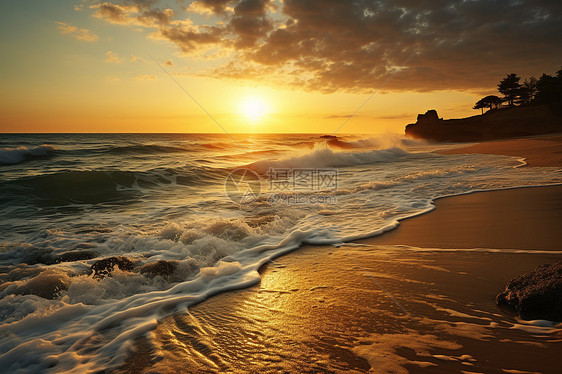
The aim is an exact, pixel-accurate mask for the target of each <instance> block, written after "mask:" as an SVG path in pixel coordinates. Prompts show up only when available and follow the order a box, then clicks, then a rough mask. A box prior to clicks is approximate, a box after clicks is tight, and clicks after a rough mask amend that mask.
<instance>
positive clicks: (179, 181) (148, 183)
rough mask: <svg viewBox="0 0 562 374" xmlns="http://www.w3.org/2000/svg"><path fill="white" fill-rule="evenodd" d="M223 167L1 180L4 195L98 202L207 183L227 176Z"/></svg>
mask: <svg viewBox="0 0 562 374" xmlns="http://www.w3.org/2000/svg"><path fill="white" fill-rule="evenodd" d="M223 174H224V172H223V171H222V169H215V168H209V167H186V168H157V169H151V170H148V171H145V172H137V171H129V170H82V171H61V172H56V173H50V174H42V175H35V176H25V177H21V178H18V179H15V180H10V181H6V182H3V183H0V185H1V186H2V187H3V191H2V192H3V194H2V198H3V199H10V197H11V196H13V195H17V196H22V195H23V196H27V197H29V198H32V199H36V200H41V201H43V203H46V204H47V205H66V204H72V203H81V204H96V203H103V202H111V201H118V200H129V199H131V198H132V197H134V196H135V195H139V194H142V193H147V192H149V191H159V190H162V189H163V188H166V187H169V186H178V185H180V186H192V185H204V184H208V183H213V182H216V181H222V180H223V178H224V175H223Z"/></svg>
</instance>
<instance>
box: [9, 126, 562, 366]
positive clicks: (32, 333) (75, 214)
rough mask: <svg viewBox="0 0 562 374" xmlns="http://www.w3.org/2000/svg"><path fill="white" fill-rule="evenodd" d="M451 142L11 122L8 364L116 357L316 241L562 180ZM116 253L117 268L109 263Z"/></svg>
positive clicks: (361, 234) (105, 361) (555, 173)
mask: <svg viewBox="0 0 562 374" xmlns="http://www.w3.org/2000/svg"><path fill="white" fill-rule="evenodd" d="M452 146H454V145H453V144H440V145H435V144H428V143H425V142H423V141H418V140H412V139H407V138H403V137H400V136H398V135H387V136H373V137H368V136H358V135H341V136H340V135H338V136H337V137H335V136H321V135H318V134H298V135H297V134H287V135H283V134H248V135H240V134H235V135H233V136H232V137H231V136H229V135H223V134H4V135H2V137H1V138H0V186H1V188H0V281H1V285H0V322H1V326H0V352H2V353H1V354H0V368H2V369H0V371H2V370H4V369H5V368H9V371H10V372H16V371H17V370H22V371H26V372H49V371H59V372H60V371H79V372H92V371H99V370H104V369H113V368H116V367H118V366H119V365H122V364H123V362H124V361H125V360H126V359H127V357H128V356H129V355H130V354H131V350H132V346H133V341H134V340H135V339H136V338H138V337H140V336H146V335H147V333H149V332H150V331H152V330H153V329H154V328H155V327H156V325H157V323H158V321H159V320H161V319H163V318H165V317H166V316H169V315H171V314H173V313H174V312H177V311H184V310H186V308H188V307H190V306H191V305H194V304H196V303H199V302H201V301H203V300H205V299H206V298H208V297H210V296H212V295H215V294H217V293H221V292H227V291H230V290H235V289H240V288H244V287H248V286H250V285H254V284H256V283H258V282H259V281H260V274H259V273H258V269H259V268H260V267H261V266H262V265H264V264H266V263H268V262H269V261H271V260H272V259H274V258H276V257H278V256H281V255H284V254H287V255H288V256H290V254H289V253H290V252H291V251H294V250H296V249H298V248H299V247H301V246H303V245H304V244H313V245H318V244H323V245H333V246H334V247H335V248H337V247H338V245H341V244H342V243H346V242H349V241H352V240H355V239H359V238H365V237H370V236H375V235H384V232H386V231H389V230H392V229H394V228H396V227H397V226H398V224H399V220H401V219H404V218H407V217H412V216H415V215H419V214H423V213H425V212H428V211H430V210H432V209H433V208H434V206H433V200H434V199H436V198H439V197H443V196H450V195H459V194H466V193H470V192H474V191H483V190H495V189H507V188H518V187H524V186H538V185H549V184H556V183H561V182H562V170H560V169H557V168H530V167H521V166H522V165H524V161H523V160H521V159H518V158H515V157H508V156H496V155H478V154H471V155H442V154H438V153H435V152H434V151H436V150H439V149H444V148H450V147H452ZM111 257H117V258H118V260H116V261H119V263H118V264H117V263H114V264H110V265H114V266H113V270H111V266H109V267H107V266H106V267H104V266H103V264H104V263H103V262H102V263H100V262H99V261H100V260H102V259H107V258H111ZM318 261H322V259H321V258H319V259H318ZM96 263H97V265H94V264H96ZM106 265H107V264H106ZM335 270H336V269H335ZM22 357H25V360H22V359H21V358H22Z"/></svg>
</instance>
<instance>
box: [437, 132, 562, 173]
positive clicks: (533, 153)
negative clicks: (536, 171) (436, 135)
mask: <svg viewBox="0 0 562 374" xmlns="http://www.w3.org/2000/svg"><path fill="white" fill-rule="evenodd" d="M439 153H442V154H448V155H454V154H462V153H483V154H496V155H498V154H499V155H505V156H519V157H524V158H525V161H526V162H527V165H528V166H535V167H536V166H556V167H560V166H562V136H547V137H544V136H543V137H533V138H525V139H511V140H501V141H492V142H484V143H479V144H475V145H471V146H469V147H460V148H455V149H450V150H446V151H441V152H439Z"/></svg>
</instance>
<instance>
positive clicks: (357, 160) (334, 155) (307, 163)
mask: <svg viewBox="0 0 562 374" xmlns="http://www.w3.org/2000/svg"><path fill="white" fill-rule="evenodd" d="M408 154H409V153H408V152H407V151H405V150H403V149H401V148H398V147H393V148H387V149H380V150H373V151H368V152H359V153H354V152H334V151H333V150H331V149H330V148H321V149H316V150H314V151H312V152H311V153H307V154H304V155H301V156H295V157H290V158H287V159H284V160H278V161H273V160H264V161H258V162H255V163H253V164H251V165H250V167H252V168H254V169H256V170H258V171H259V172H261V173H265V172H267V170H269V168H326V167H337V166H352V165H365V164H372V163H376V162H391V161H395V160H397V159H399V158H400V157H404V156H407V155H408Z"/></svg>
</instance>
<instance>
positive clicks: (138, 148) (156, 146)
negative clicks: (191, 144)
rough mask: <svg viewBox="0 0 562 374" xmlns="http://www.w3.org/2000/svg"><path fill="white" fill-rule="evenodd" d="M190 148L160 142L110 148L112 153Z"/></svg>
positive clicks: (178, 151)
mask: <svg viewBox="0 0 562 374" xmlns="http://www.w3.org/2000/svg"><path fill="white" fill-rule="evenodd" d="M189 151H190V149H189V148H185V147H176V146H169V145H159V144H135V145H125V146H119V147H112V148H109V153H112V154H139V153H140V154H156V153H180V152H189Z"/></svg>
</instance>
